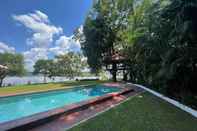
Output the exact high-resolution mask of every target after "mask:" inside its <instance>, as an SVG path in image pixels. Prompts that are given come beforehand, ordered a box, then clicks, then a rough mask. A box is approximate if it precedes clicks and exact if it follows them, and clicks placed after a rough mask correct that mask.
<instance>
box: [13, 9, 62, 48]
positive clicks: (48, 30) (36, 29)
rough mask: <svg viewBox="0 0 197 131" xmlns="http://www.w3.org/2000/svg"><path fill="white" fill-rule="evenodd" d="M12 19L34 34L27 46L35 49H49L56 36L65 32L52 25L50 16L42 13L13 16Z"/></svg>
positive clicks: (28, 40)
mask: <svg viewBox="0 0 197 131" xmlns="http://www.w3.org/2000/svg"><path fill="white" fill-rule="evenodd" d="M12 17H13V19H14V20H16V21H18V22H20V23H21V24H23V25H24V26H25V27H26V28H28V29H30V30H31V31H32V32H33V35H32V37H31V38H28V39H27V44H29V45H32V46H33V47H35V48H44V47H48V46H49V45H50V43H51V42H53V37H54V35H59V34H61V33H62V32H63V29H62V28H61V27H56V26H54V25H52V24H51V23H50V20H49V19H48V16H47V15H46V14H44V13H42V12H41V11H35V12H34V13H29V14H23V15H13V16H12Z"/></svg>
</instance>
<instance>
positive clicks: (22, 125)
mask: <svg viewBox="0 0 197 131" xmlns="http://www.w3.org/2000/svg"><path fill="white" fill-rule="evenodd" d="M82 87H83V86H82ZM117 88H121V90H120V91H119V92H115V93H109V94H106V95H103V96H100V97H96V98H93V99H90V100H85V101H81V102H77V103H74V104H70V105H66V106H63V107H60V108H56V109H52V110H48V111H45V112H41V113H36V114H34V115H30V116H27V117H23V118H20V119H16V120H12V121H8V122H3V123H0V130H2V131H4V130H11V129H15V130H16V129H20V130H26V129H31V128H33V127H35V126H38V125H41V124H43V123H47V122H48V121H51V120H53V119H55V118H58V117H60V116H61V115H66V114H69V113H73V112H76V111H80V110H83V109H84V108H88V107H90V106H91V105H94V104H98V103H100V102H103V101H106V100H109V99H112V98H113V97H116V96H120V95H122V94H126V93H129V92H132V91H134V89H132V88H130V87H125V88H122V87H117Z"/></svg>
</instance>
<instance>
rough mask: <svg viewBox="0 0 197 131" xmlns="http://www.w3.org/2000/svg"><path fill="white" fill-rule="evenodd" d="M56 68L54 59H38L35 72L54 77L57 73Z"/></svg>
mask: <svg viewBox="0 0 197 131" xmlns="http://www.w3.org/2000/svg"><path fill="white" fill-rule="evenodd" d="M55 70H56V69H55V63H54V62H53V60H38V61H37V62H36V63H35V65H34V72H33V74H43V75H44V76H45V77H46V76H47V77H52V76H54V75H55V74H56V73H55Z"/></svg>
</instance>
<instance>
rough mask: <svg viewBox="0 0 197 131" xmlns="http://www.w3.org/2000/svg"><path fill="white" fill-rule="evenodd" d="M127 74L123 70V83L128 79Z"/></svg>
mask: <svg viewBox="0 0 197 131" xmlns="http://www.w3.org/2000/svg"><path fill="white" fill-rule="evenodd" d="M127 75H128V73H127V72H126V71H125V70H124V71H123V81H127V80H128V77H127Z"/></svg>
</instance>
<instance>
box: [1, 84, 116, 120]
mask: <svg viewBox="0 0 197 131" xmlns="http://www.w3.org/2000/svg"><path fill="white" fill-rule="evenodd" d="M119 90H120V89H118V88H113V87H110V88H109V87H105V86H103V85H95V86H91V87H88V88H87V87H86V88H82V87H78V88H73V89H67V90H61V91H53V92H47V93H38V94H31V95H21V96H14V97H7V98H0V123H2V122H6V121H10V120H15V119H18V118H22V117H25V116H29V115H32V114H35V113H40V112H44V111H47V110H51V109H55V108H58V107H62V106H65V105H69V104H72V103H76V102H80V101H83V100H89V99H91V98H95V97H98V96H102V95H104V94H107V93H112V92H118V91H119Z"/></svg>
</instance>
